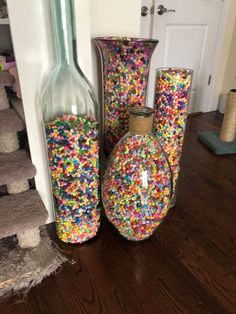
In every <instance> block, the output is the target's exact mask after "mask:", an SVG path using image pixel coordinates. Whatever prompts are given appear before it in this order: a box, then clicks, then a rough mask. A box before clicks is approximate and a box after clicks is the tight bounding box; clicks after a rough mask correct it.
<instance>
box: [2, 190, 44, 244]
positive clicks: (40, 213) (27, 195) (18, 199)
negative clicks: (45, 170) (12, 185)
mask: <svg viewBox="0 0 236 314" xmlns="http://www.w3.org/2000/svg"><path fill="white" fill-rule="evenodd" d="M46 219H47V211H46V210H45V208H44V206H43V204H42V200H41V198H40V196H39V193H38V191H36V190H28V191H25V192H22V193H18V194H14V195H6V196H3V197H0V224H1V228H0V239H1V238H5V237H8V236H10V235H13V234H18V233H23V232H25V231H27V230H31V229H34V228H38V227H39V226H42V225H43V224H45V221H46Z"/></svg>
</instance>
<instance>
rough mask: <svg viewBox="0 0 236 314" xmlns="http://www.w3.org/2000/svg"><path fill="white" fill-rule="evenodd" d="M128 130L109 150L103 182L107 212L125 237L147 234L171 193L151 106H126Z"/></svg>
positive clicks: (159, 218) (158, 220)
mask: <svg viewBox="0 0 236 314" xmlns="http://www.w3.org/2000/svg"><path fill="white" fill-rule="evenodd" d="M129 112H130V119H129V132H128V133H127V134H126V135H125V136H124V137H123V138H122V139H121V140H120V142H119V143H118V144H117V145H116V146H115V148H114V150H113V151H112V153H111V155H110V157H109V160H108V167H107V169H106V171H105V174H104V177H103V184H102V200H103V206H104V209H105V213H106V216H107V217H108V219H109V221H110V222H111V223H112V224H113V225H114V226H115V227H116V228H117V229H118V231H119V232H120V234H121V235H123V236H124V237H125V238H127V239H128V240H135V241H139V240H144V239H146V238H148V237H150V236H151V235H152V234H153V232H154V231H155V230H156V228H157V227H158V225H159V224H160V223H161V221H162V220H163V219H164V217H165V216H166V214H167V211H168V209H169V205H170V200H171V196H172V175H171V169H170V165H169V162H168V159H167V157H166V155H165V153H164V151H163V149H162V148H161V146H160V145H159V142H158V139H157V137H155V136H154V135H153V134H152V132H151V129H152V113H153V109H151V108H148V107H139V108H133V109H130V110H129Z"/></svg>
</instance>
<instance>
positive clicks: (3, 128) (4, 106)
mask: <svg viewBox="0 0 236 314" xmlns="http://www.w3.org/2000/svg"><path fill="white" fill-rule="evenodd" d="M13 83H14V77H12V76H11V75H10V74H9V73H8V72H6V71H3V72H0V89H1V95H4V96H2V97H1V95H0V185H1V186H3V185H6V189H7V192H8V194H10V195H6V196H1V197H0V226H1V228H0V239H1V238H4V237H7V236H10V235H14V234H17V237H18V242H19V245H20V246H21V247H23V248H27V247H35V246H37V245H38V244H39V242H40V235H39V226H41V225H43V224H45V222H46V219H47V216H48V214H47V211H46V208H45V206H44V204H43V202H42V200H41V198H40V196H39V194H38V192H37V191H36V190H32V189H30V187H29V182H28V179H31V178H33V177H34V176H35V175H36V169H35V167H34V165H33V164H32V163H31V160H30V158H29V155H28V153H27V152H26V151H25V150H19V143H18V136H17V132H20V131H23V130H24V129H25V123H24V121H23V119H22V118H23V117H24V116H23V115H22V113H23V106H22V102H21V100H19V101H18V100H17V99H14V100H12V101H10V102H11V104H12V103H13V107H17V108H18V110H19V111H20V112H21V116H22V117H20V115H19V114H18V113H17V112H16V110H15V109H14V108H10V104H9V100H8V98H6V97H5V94H4V87H5V86H12V84H13ZM14 104H15V105H14ZM18 110H17V111H18ZM19 111H18V112H19Z"/></svg>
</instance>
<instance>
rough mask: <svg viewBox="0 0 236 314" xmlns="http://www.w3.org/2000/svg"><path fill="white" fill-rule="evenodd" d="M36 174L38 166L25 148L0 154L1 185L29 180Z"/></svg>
mask: <svg viewBox="0 0 236 314" xmlns="http://www.w3.org/2000/svg"><path fill="white" fill-rule="evenodd" d="M0 115H1V112H0ZM35 175H36V168H35V166H34V165H33V164H32V163H31V160H30V159H29V156H28V153H27V152H26V151H25V150H23V149H20V150H17V151H16V152H12V153H9V154H0V185H7V184H10V183H14V182H15V181H21V180H28V179H31V178H33V177H34V176H35Z"/></svg>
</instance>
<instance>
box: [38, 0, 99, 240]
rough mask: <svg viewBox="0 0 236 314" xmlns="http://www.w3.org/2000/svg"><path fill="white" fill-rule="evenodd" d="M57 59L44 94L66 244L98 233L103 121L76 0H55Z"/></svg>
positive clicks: (54, 184) (51, 163)
mask: <svg viewBox="0 0 236 314" xmlns="http://www.w3.org/2000/svg"><path fill="white" fill-rule="evenodd" d="M51 8H52V20H53V31H54V35H55V45H56V56H57V63H56V67H55V69H54V71H53V72H52V74H51V75H50V77H49V79H48V82H47V84H46V86H45V89H44V92H43V96H42V109H43V119H44V124H45V130H46V140H47V149H48V160H49V170H50V177H51V184H52V194H53V198H54V209H55V222H56V229H57V233H58V236H59V238H60V239H61V240H62V241H64V242H69V243H82V242H84V241H86V240H88V239H90V238H92V237H93V236H95V235H96V233H97V230H98V227H99V221H100V211H99V209H98V203H99V128H98V127H99V124H98V103H97V100H96V96H95V93H94V91H93V89H92V87H91V85H90V83H89V82H88V80H87V79H86V78H85V76H84V74H83V73H82V71H81V70H80V68H79V66H78V65H77V62H76V60H75V55H76V54H75V52H74V47H75V45H74V40H73V20H72V14H73V2H72V1H71V0H51Z"/></svg>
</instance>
